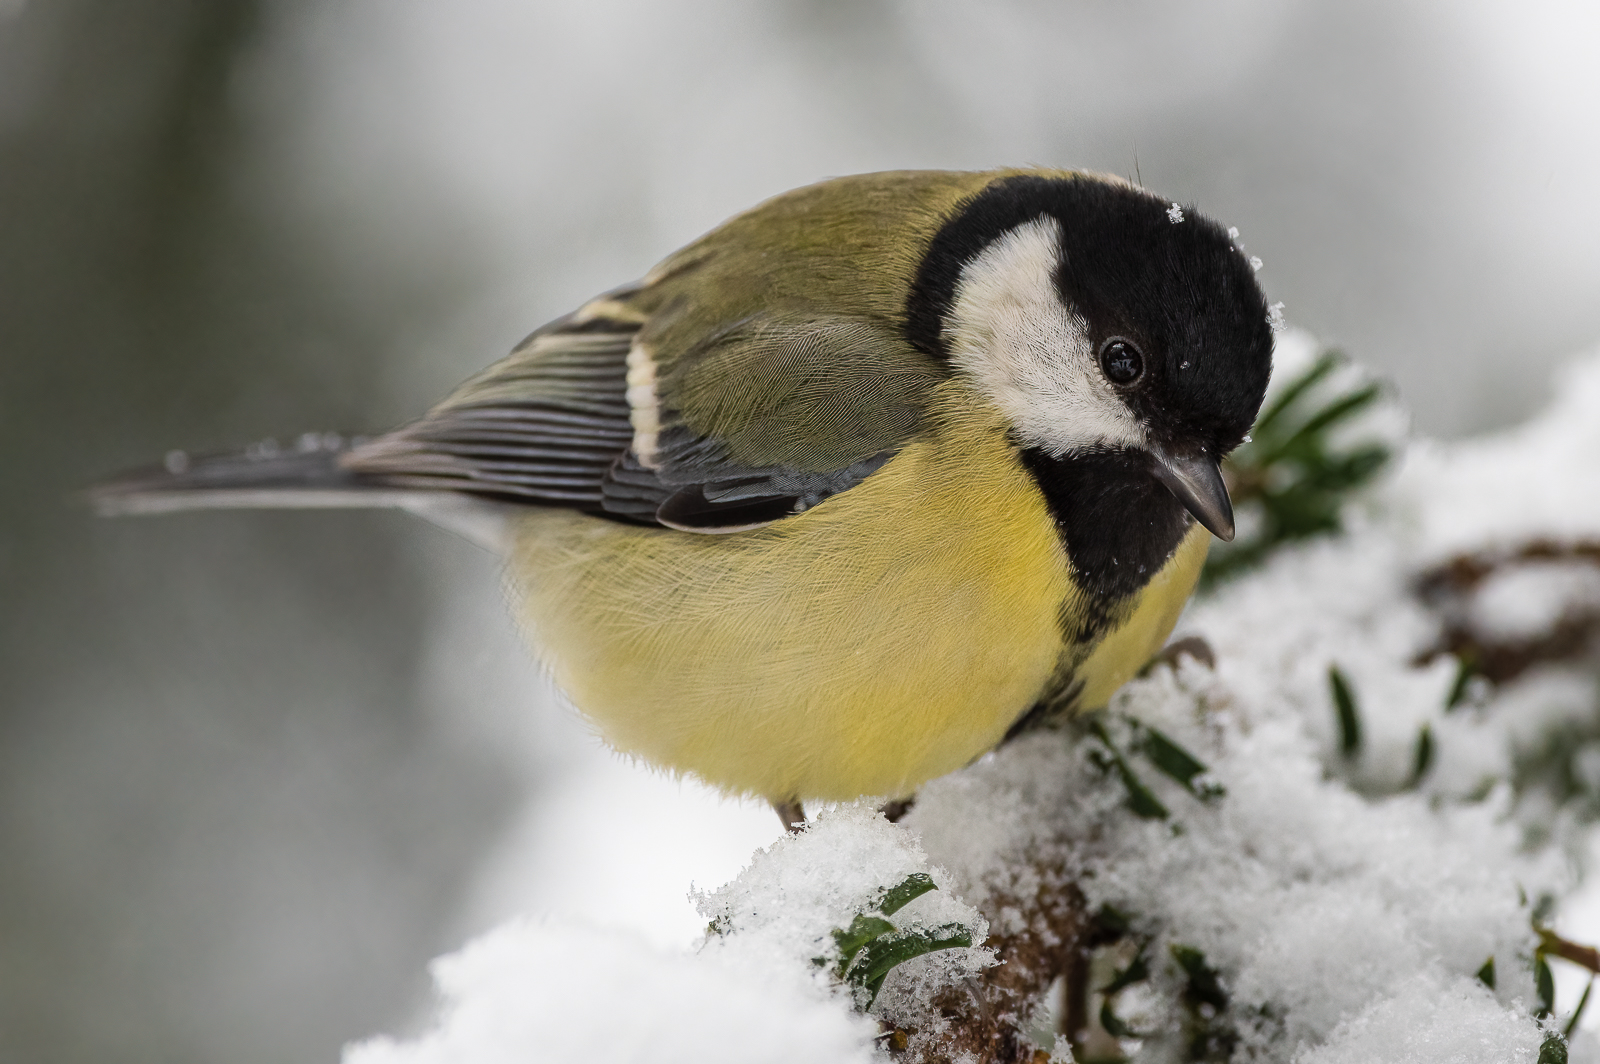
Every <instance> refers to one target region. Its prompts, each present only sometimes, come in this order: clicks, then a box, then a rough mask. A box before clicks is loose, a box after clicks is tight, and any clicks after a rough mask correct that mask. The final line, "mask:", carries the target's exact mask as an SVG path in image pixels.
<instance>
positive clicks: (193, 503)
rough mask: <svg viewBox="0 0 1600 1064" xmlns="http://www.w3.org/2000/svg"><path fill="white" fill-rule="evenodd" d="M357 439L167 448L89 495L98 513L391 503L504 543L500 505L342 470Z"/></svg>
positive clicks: (310, 436)
mask: <svg viewBox="0 0 1600 1064" xmlns="http://www.w3.org/2000/svg"><path fill="white" fill-rule="evenodd" d="M362 442H363V441H361V440H359V439H358V440H347V439H345V438H344V437H341V436H339V435H338V434H336V433H306V434H305V435H303V436H301V437H300V438H299V439H298V440H296V441H295V443H294V445H293V446H290V447H280V446H278V444H277V443H275V442H274V441H271V440H269V441H266V442H264V443H258V444H255V445H253V446H251V447H249V448H247V449H246V450H245V451H243V452H242V453H237V454H222V455H207V456H191V455H189V454H187V453H185V452H183V451H171V452H169V453H168V454H167V456H166V460H165V461H163V462H162V463H161V464H160V465H156V466H148V467H145V468H143V469H135V470H131V471H129V472H127V473H125V474H123V475H121V476H119V477H115V478H113V479H111V480H108V481H105V482H104V483H101V484H98V485H96V486H94V487H92V488H90V489H89V491H88V499H89V502H90V504H91V505H92V506H93V507H94V509H95V511H96V512H97V513H99V514H101V515H102V516H108V517H110V516H123V515H128V514H163V513H174V512H178V511H182V510H215V509H251V508H259V509H335V508H352V507H355V508H374V507H377V508H395V509H402V510H408V511H410V512H412V513H415V514H417V515H419V516H421V517H425V518H427V519H428V520H430V521H433V522H435V523H437V524H440V525H443V526H444V527H446V528H449V529H450V530H451V531H453V532H459V533H461V534H462V535H465V536H466V537H467V538H469V539H471V540H473V541H475V542H477V543H480V544H482V545H484V546H487V547H489V548H490V549H495V550H499V549H503V547H504V545H505V541H504V528H503V526H504V520H503V519H504V516H505V510H506V507H505V506H504V504H500V503H495V502H493V501H491V500H488V499H483V498H476V497H473V496H469V495H464V494H462V493H460V492H457V491H448V490H438V489H431V490H430V489H429V488H426V487H421V486H418V484H417V483H416V482H415V481H413V482H412V483H407V484H403V485H402V484H396V483H394V482H393V481H391V480H389V479H387V478H385V477H383V476H381V475H374V474H371V473H363V472H360V471H358V470H354V469H350V468H347V467H346V466H345V464H344V462H343V461H342V459H343V458H344V456H345V455H347V454H349V453H350V451H351V450H352V449H353V448H354V447H356V446H359V445H360V444H361V443H362Z"/></svg>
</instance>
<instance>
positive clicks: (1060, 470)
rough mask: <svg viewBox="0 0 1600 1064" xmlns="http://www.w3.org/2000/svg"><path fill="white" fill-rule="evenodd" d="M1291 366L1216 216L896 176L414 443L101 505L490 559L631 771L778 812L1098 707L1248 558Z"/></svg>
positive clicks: (829, 197)
mask: <svg viewBox="0 0 1600 1064" xmlns="http://www.w3.org/2000/svg"><path fill="white" fill-rule="evenodd" d="M1271 361H1272V330H1271V328H1270V325H1269V322H1268V310H1267V305H1266V301H1265V298H1264V296H1263V295H1262V292H1261V289H1260V287H1259V286H1258V285H1257V283H1256V279H1255V276H1254V271H1253V269H1252V267H1251V264H1250V262H1249V261H1248V260H1247V258H1246V257H1245V255H1244V254H1243V253H1242V252H1241V251H1240V250H1239V249H1238V248H1237V247H1236V246H1234V243H1233V241H1232V240H1231V239H1230V234H1229V233H1226V232H1224V231H1223V230H1222V229H1221V228H1220V227H1219V226H1218V225H1217V224H1216V223H1214V222H1212V221H1210V220H1209V219H1207V218H1204V217H1202V216H1201V215H1200V214H1198V213H1197V212H1196V211H1195V210H1194V209H1193V208H1191V207H1185V206H1181V205H1178V204H1175V203H1169V202H1168V201H1166V200H1164V199H1161V198H1159V197H1157V196H1155V195H1153V194H1151V193H1149V192H1147V191H1145V190H1144V189H1142V188H1138V187H1135V186H1133V185H1131V184H1129V183H1127V182H1124V181H1122V180H1119V179H1116V178H1112V177H1106V176H1101V175H1096V174H1091V173H1084V172H1075V171H1063V170H1044V169H1014V170H997V171H990V172H983V173H966V172H947V171H899V172H890V173H878V174H864V175H859V176H853V177H843V178H837V179H834V180H829V181H824V182H822V183H820V184H815V185H811V186H809V187H806V188H801V189H798V190H795V191H792V192H789V193H786V194H784V195H780V196H778V197H776V198H775V199H771V200H768V201H767V202H765V203H763V204H761V205H760V206H758V207H755V208H754V209H752V210H750V211H748V212H746V213H744V214H741V215H738V216H737V217H735V218H733V219H732V220H730V221H728V222H726V223H724V224H723V225H721V226H720V227H718V228H717V229H714V230H712V231H711V232H710V233H708V234H706V235H705V236H703V237H701V238H700V239H698V240H696V241H695V242H694V243H692V244H690V245H689V246H688V247H686V248H684V249H682V250H681V251H678V252H677V253H675V254H673V255H671V256H669V257H668V258H667V259H666V260H665V261H664V262H662V263H661V264H660V265H658V266H656V267H655V268H654V269H653V270H651V271H650V272H649V273H648V274H646V275H645V277H644V279H643V280H642V281H640V282H638V283H637V284H633V285H629V286H627V287H624V288H619V289H616V290H615V291H612V292H610V293H607V294H606V295H602V296H600V297H598V298H596V299H594V300H592V301H591V302H589V303H586V304H584V305H583V306H582V307H579V308H578V309H577V310H576V311H574V312H573V313H571V314H569V315H567V316H566V317H564V318H561V319H559V320H557V321H554V322H551V323H550V324H548V325H546V326H544V327H543V328H541V329H539V330H537V331H536V332H534V333H533V334H532V335H531V336H529V337H528V338H527V339H526V340H524V341H523V342H522V343H521V344H519V345H518V346H517V347H516V349H515V350H513V351H512V352H511V354H510V355H509V356H507V357H506V358H505V359H503V360H501V361H500V362H498V363H496V364H494V365H492V366H490V367H489V368H488V369H486V370H484V371H483V372H482V373H480V374H478V375H477V376H476V377H473V378H472V379H470V380H468V381H467V382H466V383H465V384H463V385H462V386H461V387H460V388H458V389H457V390H456V391H455V392H454V393H453V394H452V395H450V396H449V397H448V398H447V399H445V400H444V401H443V402H441V403H440V404H439V405H437V406H435V407H434V408H433V409H432V410H430V411H429V412H428V413H427V414H426V415H424V416H423V417H422V418H421V419H419V420H417V421H415V422H413V423H411V424H409V425H406V426H404V427H402V428H400V429H397V430H395V431H393V432H390V433H388V434H387V435H383V436H378V437H376V438H374V439H370V440H357V441H344V440H342V439H339V438H337V437H331V436H330V437H322V436H316V435H310V436H306V437H303V438H302V440H301V442H300V444H299V445H298V446H296V447H294V448H291V449H287V450H282V451H278V450H273V449H271V448H264V447H257V448H255V449H253V450H252V451H251V452H248V453H247V454H245V455H242V456H232V457H218V458H210V459H196V460H189V459H188V458H186V457H185V456H184V455H182V454H181V453H179V452H174V453H173V454H172V455H169V456H168V461H167V463H166V465H165V467H164V468H160V469H155V470H152V471H146V472H142V473H137V474H133V475H131V476H128V477H125V478H122V479H121V480H118V481H115V482H113V483H110V484H108V485H105V486H103V487H102V488H100V489H99V490H98V493H97V499H98V502H99V505H100V507H101V508H102V509H103V510H106V511H111V512H153V511H164V510H173V509H185V508H190V507H206V506H347V505H355V506H399V507H402V508H405V509H410V510H413V511H415V512H418V513H420V514H422V515H424V516H428V517H430V518H432V519H434V520H437V521H440V522H442V523H445V524H448V525H451V526H453V527H456V528H458V529H460V530H462V531H465V532H467V533H468V534H470V535H472V536H474V537H475V538H477V539H478V540H479V541H481V542H485V543H487V544H489V545H491V546H493V547H495V548H496V549H498V550H500V551H502V552H503V553H504V555H505V557H506V559H507V568H508V584H509V585H510V587H511V590H512V595H513V598H514V600H515V604H516V609H517V611H518V613H519V616H520V618H521V621H522V623H523V625H524V626H525V628H526V630H527V633H528V635H529V637H530V639H531V642H532V644H533V646H534V648H535V650H536V653H537V655H538V657H539V659H540V660H541V661H542V663H543V664H544V665H545V666H546V667H547V668H548V670H549V671H550V673H551V674H552V675H553V677H554V679H555V681H556V683H557V684H558V685H559V686H560V688H561V689H562V690H563V691H564V692H565V693H566V695H567V696H568V697H569V698H570V699H571V701H572V702H573V703H574V704H575V705H576V706H577V707H578V708H579V709H581V710H582V711H583V712H584V713H585V714H587V715H588V717H589V719H590V720H592V721H593V722H594V724H595V725H596V726H597V727H598V729H599V731H600V732H601V734H602V735H603V736H604V737H605V739H606V740H607V741H608V742H609V743H610V744H611V745H612V746H614V747H615V748H616V749H618V750H620V751H623V752H625V753H628V754H631V755H634V756H637V757H639V758H642V759H644V760H645V761H648V762H650V763H652V764H655V765H658V766H662V767H665V768H667V769H670V770H672V771H675V772H680V773H688V774H691V775H693V776H697V777H699V778H700V779H703V780H705V781H707V782H709V783H711V784H714V785H716V786H717V787H720V788H722V789H723V790H725V791H727V792H732V793H738V794H749V795H759V796H762V797H765V798H767V799H769V800H770V801H772V802H773V804H774V805H775V806H777V807H778V808H779V810H780V814H781V815H782V814H784V811H785V810H797V809H798V804H797V803H798V801H799V800H800V799H806V798H817V799H853V798H856V797H858V796H862V795H876V796H883V797H888V798H894V797H903V796H907V795H910V794H911V793H912V792H913V791H914V790H915V788H916V787H917V786H918V785H919V784H921V783H922V782H924V781H926V780H928V779H931V778H933V777H935V776H939V775H941V774H943V773H946V772H949V771H951V770H953V769H956V768H959V767H961V766H962V765H964V764H966V763H968V762H970V761H972V760H973V759H974V758H976V757H978V756H979V755H981V754H983V753H984V752H986V751H988V750H991V749H993V748H994V747H995V746H997V745H998V744H1000V743H1002V742H1003V741H1005V740H1006V738H1007V737H1008V736H1011V735H1014V734H1016V733H1017V732H1019V731H1020V730H1023V729H1025V728H1028V727H1030V726H1032V725H1035V724H1038V723H1042V722H1046V721H1048V720H1050V719H1052V718H1054V717H1057V716H1059V715H1063V714H1069V713H1072V712H1075V711H1079V710H1084V709H1090V708H1095V707H1099V706H1102V705H1104V704H1105V703H1106V701H1107V700H1108V699H1109V697H1110V696H1111V695H1112V693H1113V692H1114V691H1115V690H1116V689H1117V688H1118V687H1119V686H1121V685H1122V684H1123V683H1124V682H1125V681H1127V680H1128V679H1129V678H1130V677H1131V676H1132V675H1133V674H1134V672H1135V671H1136V670H1138V669H1139V668H1140V666H1141V665H1142V664H1144V663H1145V662H1146V661H1147V660H1148V659H1149V658H1150V657H1151V656H1152V655H1153V654H1155V653H1156V652H1157V651H1158V650H1159V649H1160V647H1161V645H1162V643H1163V642H1164V641H1165V640H1166V638H1167V636H1168V634H1169V633H1170V631H1171V629H1172V626H1173V624H1174V623H1175V622H1176V619H1177V617H1178V613H1179V611H1180V610H1181V609H1182V608H1183V605H1184V603H1185V602H1186V601H1187V599H1188V598H1189V595H1190V593H1191V591H1192V590H1193V588H1194V585H1195V581H1196V579H1197V577H1198V575H1199V573H1200V568H1201V564H1202V562H1203V560H1204V558H1205V555H1206V549H1207V546H1208V544H1209V541H1210V536H1211V535H1213V534H1214V535H1217V536H1219V537H1221V538H1222V539H1229V538H1231V537H1232V534H1233V513H1232V508H1231V505H1230V503H1229V499H1228V493H1227V489H1226V488H1225V486H1224V484H1223V479H1222V475H1221V473H1220V471H1219V463H1220V462H1221V460H1222V458H1223V456H1224V455H1226V454H1227V453H1228V452H1229V451H1230V450H1232V449H1233V448H1234V447H1235V446H1236V445H1238V444H1239V442H1240V441H1241V440H1242V438H1243V437H1244V435H1245V433H1246V432H1247V431H1248V430H1249V428H1250V425H1251V423H1252V422H1253V420H1254V418H1255V415H1256V412H1257V410H1258V408H1259V406H1260V404H1261V399H1262V395H1263V393H1264V392H1265V390H1266V386H1267V378H1268V375H1269V373H1270V371H1271ZM794 815H795V814H794V813H789V814H788V815H787V818H788V819H793V817H794Z"/></svg>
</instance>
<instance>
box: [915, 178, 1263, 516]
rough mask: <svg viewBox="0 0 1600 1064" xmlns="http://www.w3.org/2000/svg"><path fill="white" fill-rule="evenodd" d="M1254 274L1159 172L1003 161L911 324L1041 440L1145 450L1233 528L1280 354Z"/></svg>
mask: <svg viewBox="0 0 1600 1064" xmlns="http://www.w3.org/2000/svg"><path fill="white" fill-rule="evenodd" d="M1254 274H1255V270H1254V268H1253V267H1252V264H1251V263H1250V261H1249V260H1248V259H1247V258H1246V257H1245V255H1244V254H1243V252H1241V251H1240V250H1239V249H1238V248H1237V246H1236V245H1235V241H1234V240H1233V239H1232V238H1231V237H1230V235H1229V234H1228V233H1227V232H1224V231H1223V229H1222V228H1221V227H1220V226H1218V225H1217V224H1216V223H1215V222H1212V221H1211V220H1210V219H1207V218H1204V217H1202V216H1201V215H1199V214H1198V213H1197V212H1195V211H1194V210H1192V209H1191V208H1187V207H1179V206H1177V205H1175V204H1172V203H1170V202H1168V201H1165V200H1162V199H1160V198H1158V197H1156V196H1154V195H1151V194H1150V193H1148V192H1145V191H1144V190H1142V189H1139V188H1135V187H1133V186H1131V185H1128V184H1125V183H1123V182H1120V181H1117V180H1115V179H1106V178H1100V177H1094V176H1090V175H1072V176H1034V175H1026V176H1014V177H1007V178H1000V179H998V180H997V181H995V182H994V183H993V184H991V185H990V186H988V188H987V189H985V190H984V191H983V192H982V193H980V194H979V195H978V196H976V197H975V198H973V199H972V200H970V201H969V202H968V203H966V204H965V205H964V206H963V208H962V209H961V210H960V211H959V212H958V213H957V214H956V215H955V216H954V217H953V218H952V219H951V220H950V221H949V222H948V223H947V224H946V225H945V226H944V227H943V228H942V229H941V231H940V232H939V234H938V236H937V237H936V238H935V240H934V241H933V244H932V246H931V247H930V249H929V251H928V254H927V257H926V258H925V260H924V263H923V266H922V270H921V273H920V274H919V277H918V279H917V283H916V286H915V287H914V289H913V292H912V296H911V302H910V306H909V308H908V309H909V313H910V323H911V329H910V331H911V335H912V339H913V342H916V343H917V344H918V346H920V347H923V348H924V349H925V350H929V351H930V353H933V354H935V355H936V356H938V357H940V358H943V359H945V360H947V361H948V363H949V364H950V365H951V367H952V369H953V370H954V371H955V372H956V373H957V374H958V375H959V376H961V377H962V378H963V379H965V380H966V381H967V382H968V383H969V385H970V386H971V387H973V388H974V389H976V390H977V391H978V392H979V393H980V394H982V395H983V396H985V397H986V398H987V399H989V400H990V401H992V402H993V403H994V404H995V405H996V406H997V407H999V409H1000V410H1001V411H1002V412H1003V413H1004V415H1005V416H1006V418H1007V419H1008V420H1009V421H1010V422H1011V425H1012V433H1013V437H1014V439H1015V440H1016V442H1017V444H1018V446H1019V447H1021V448H1023V449H1024V450H1025V451H1029V452H1032V453H1035V454H1038V455H1041V456H1043V457H1045V458H1048V459H1063V460H1072V459H1077V458H1095V457H1101V456H1107V457H1110V456H1115V458H1116V459H1117V460H1118V461H1119V462H1120V463H1121V464H1123V465H1127V464H1128V463H1132V464H1133V465H1135V466H1139V467H1142V468H1143V469H1144V470H1145V471H1147V473H1148V475H1149V476H1150V477H1151V478H1153V479H1154V480H1156V481H1159V482H1160V483H1161V484H1163V485H1165V487H1166V488H1167V490H1169V491H1170V492H1171V493H1172V495H1173V496H1175V497H1176V498H1177V499H1178V501H1179V502H1181V503H1182V504H1183V506H1184V508H1185V509H1187V510H1188V512H1189V513H1190V514H1192V515H1193V516H1194V518H1195V519H1196V520H1198V521H1199V522H1200V523H1201V524H1203V525H1205V527H1206V528H1208V529H1210V530H1211V531H1212V532H1213V533H1215V534H1216V535H1217V536H1219V537H1221V538H1223V539H1231V538H1233V508H1232V505H1231V503H1230V501H1229V499H1228V493H1227V489H1226V487H1225V486H1224V484H1223V481H1222V474H1221V471H1220V469H1219V464H1220V463H1221V461H1222V459H1223V457H1224V456H1225V455H1226V454H1227V453H1228V452H1229V451H1231V450H1233V448H1235V447H1236V446H1238V445H1239V443H1240V441H1241V440H1243V438H1244V435H1245V433H1246V432H1248V431H1249V429H1250V425H1251V424H1252V423H1253V422H1254V420H1255V416H1256V413H1257V411H1258V410H1259V408H1260V406H1261V400H1262V396H1263V395H1264V394H1265V392H1266V387H1267V378H1268V376H1269V374H1270V372H1271V366H1272V329H1271V327H1270V325H1269V324H1268V310H1267V304H1266V298H1265V296H1263V294H1262V292H1261V288H1260V286H1259V285H1258V284H1257V283H1256V280H1255V276H1254Z"/></svg>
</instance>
